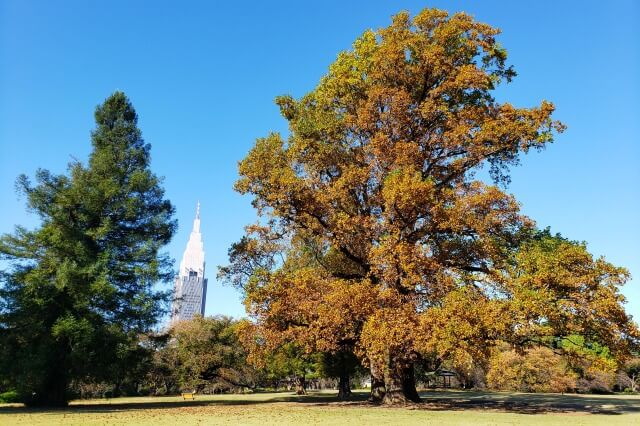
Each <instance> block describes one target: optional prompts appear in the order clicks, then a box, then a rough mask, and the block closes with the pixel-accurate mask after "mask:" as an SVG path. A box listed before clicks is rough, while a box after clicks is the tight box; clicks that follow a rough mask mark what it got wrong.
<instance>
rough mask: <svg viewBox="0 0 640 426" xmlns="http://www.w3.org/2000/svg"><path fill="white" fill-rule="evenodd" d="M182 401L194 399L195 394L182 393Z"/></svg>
mask: <svg viewBox="0 0 640 426" xmlns="http://www.w3.org/2000/svg"><path fill="white" fill-rule="evenodd" d="M182 399H183V400H187V399H196V393H195V392H182Z"/></svg>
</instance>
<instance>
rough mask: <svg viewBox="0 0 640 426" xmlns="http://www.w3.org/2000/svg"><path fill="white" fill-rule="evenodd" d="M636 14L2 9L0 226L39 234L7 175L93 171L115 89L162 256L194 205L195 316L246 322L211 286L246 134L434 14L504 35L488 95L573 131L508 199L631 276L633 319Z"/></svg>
mask: <svg viewBox="0 0 640 426" xmlns="http://www.w3.org/2000/svg"><path fill="white" fill-rule="evenodd" d="M303 3H308V4H306V5H304V6H303ZM639 4H640V3H638V2H634V1H616V2H607V3H606V4H604V3H602V2H585V1H579V2H578V1H574V2H570V1H536V2H516V1H513V2H506V1H476V2H469V1H467V2H444V1H432V2H428V3H427V2H414V1H397V2H390V1H370V0H369V1H361V2H355V1H345V0H341V1H316V2H313V3H312V2H300V1H291V2H276V1H272V2H258V1H256V2H255V3H244V2H224V3H223V2H214V1H207V2H188V1H180V2H177V1H174V2H162V1H109V2H106V1H102V2H97V1H95V2H89V1H55V2H53V1H38V2H36V1H28V0H13V1H12V0H2V1H0V232H9V231H11V230H12V229H13V226H14V225H15V224H24V225H28V226H33V225H35V224H36V218H34V217H33V216H30V215H28V214H26V212H25V208H24V200H19V199H18V198H17V196H16V195H15V192H14V181H15V178H16V176H17V175H18V174H20V173H28V174H31V175H32V174H33V172H34V171H35V170H36V168H38V167H44V168H48V169H50V170H52V171H54V172H63V171H64V170H65V167H66V163H67V162H68V161H69V160H70V159H71V158H72V156H73V157H76V158H78V159H83V160H84V159H86V157H87V154H88V152H89V148H90V144H89V134H90V131H91V129H92V128H93V111H94V108H95V106H96V105H97V104H98V103H100V102H101V101H102V100H104V99H105V98H106V97H107V96H108V95H109V94H111V93H112V92H113V91H114V90H117V89H118V90H123V91H125V92H126V94H127V95H128V96H129V97H130V98H131V100H132V102H133V103H134V105H135V107H136V109H137V111H138V113H139V115H140V127H141V128H142V131H143V135H144V137H145V139H146V140H147V141H148V142H150V143H151V144H152V155H153V163H152V167H153V169H154V171H155V172H156V173H157V174H159V175H162V176H165V183H164V185H165V188H166V191H167V196H168V197H169V198H170V199H171V201H172V202H173V203H174V204H175V206H176V207H177V217H178V220H179V223H180V229H179V231H178V233H177V235H176V236H175V238H174V240H173V242H172V243H171V244H170V245H169V247H168V250H169V252H170V254H171V255H172V256H173V257H174V258H175V259H176V260H178V261H179V259H180V257H181V256H182V251H183V250H184V247H185V244H186V242H187V239H188V234H189V232H190V227H191V221H192V219H193V215H194V211H195V204H196V201H197V200H198V199H199V200H200V201H201V203H202V232H203V235H204V240H205V249H206V251H207V253H206V262H207V269H208V276H209V280H210V283H209V292H208V297H207V307H206V313H207V314H216V313H222V314H229V315H233V316H241V315H242V314H243V312H244V310H243V307H242V305H241V303H240V296H239V294H238V293H237V292H236V291H235V290H234V289H232V288H229V287H226V286H221V285H220V284H219V283H217V282H216V281H215V274H216V269H217V268H216V267H217V265H219V264H222V263H224V262H225V261H226V252H227V248H228V247H229V245H230V244H231V243H232V242H233V241H236V240H237V239H238V238H239V237H240V236H241V235H242V232H243V226H244V225H245V224H247V223H250V222H252V221H253V220H254V218H255V215H254V212H253V210H252V208H251V206H250V200H249V199H248V198H243V197H240V196H239V195H237V194H235V193H234V192H233V190H232V185H233V182H234V181H235V179H236V177H237V171H236V166H237V162H238V161H239V160H240V159H242V158H243V156H244V155H245V154H246V152H247V151H248V150H249V148H250V147H251V145H252V144H253V142H254V140H255V138H257V137H260V136H264V135H266V134H267V133H268V132H269V131H271V130H276V131H283V132H284V131H286V123H285V122H284V120H283V119H281V118H280V116H279V114H278V109H277V108H276V107H275V105H274V104H273V98H274V97H275V96H276V95H279V94H284V93H290V94H292V95H294V96H300V95H302V94H304V93H305V92H307V91H309V90H310V89H312V88H313V86H314V85H315V84H316V83H317V81H318V79H319V78H320V76H321V75H323V74H324V73H325V71H326V69H327V67H328V65H329V64H330V63H331V62H332V61H333V59H334V58H335V57H336V55H337V53H338V52H339V51H341V50H344V49H347V48H349V47H350V46H351V43H352V42H353V40H354V39H355V38H356V37H357V36H358V35H359V34H361V33H362V32H363V31H364V30H365V29H367V28H379V27H381V26H386V25H388V24H389V22H390V16H391V15H392V14H394V13H395V12H397V11H399V10H402V9H405V10H408V11H410V12H412V13H416V12H418V11H419V10H420V9H422V8H423V7H426V6H429V7H431V6H435V7H440V8H443V9H447V10H449V11H451V12H454V11H460V10H463V11H466V12H468V13H471V14H473V15H474V16H475V17H476V18H477V19H478V20H481V21H484V22H487V23H489V24H491V25H494V26H497V27H499V28H501V29H502V30H503V34H502V35H501V36H500V42H501V43H502V44H503V46H505V47H506V48H507V50H508V52H509V62H510V63H511V64H513V65H514V66H515V68H516V70H517V72H518V74H519V76H518V77H517V78H516V79H515V80H514V82H513V83H512V84H510V85H507V86H506V87H504V88H502V89H501V90H500V92H499V94H498V97H499V99H501V100H509V101H511V102H512V103H514V104H515V105H518V106H532V105H536V104H538V103H539V102H540V101H541V100H542V99H548V100H551V101H553V102H554V103H555V104H556V106H557V115H556V116H557V118H559V119H561V120H562V121H564V123H566V124H567V125H568V130H567V131H566V132H565V133H564V134H562V135H560V136H559V137H558V138H557V141H556V143H555V144H553V145H552V146H550V147H549V148H548V149H547V150H546V151H543V152H542V153H535V154H531V155H529V156H527V157H526V158H524V161H523V163H522V165H521V166H520V167H518V168H516V169H515V170H514V171H513V175H512V176H513V182H512V184H511V186H510V187H509V191H510V192H512V193H513V194H515V196H516V197H517V198H518V199H519V200H520V202H521V203H522V209H523V211H524V212H525V213H526V214H528V215H530V216H531V217H532V218H534V219H535V220H536V221H537V223H538V224H539V226H541V227H545V226H551V228H552V231H554V232H561V233H563V234H564V235H566V236H567V237H569V238H572V239H577V240H585V241H587V242H588V243H589V248H590V250H591V251H592V252H593V253H595V254H597V255H605V256H606V257H607V259H608V260H609V261H611V262H613V263H615V264H618V265H623V266H626V267H627V268H629V269H630V270H631V272H632V274H633V275H634V276H635V279H634V280H633V281H632V282H630V283H629V284H627V286H626V287H625V289H624V293H625V294H626V295H627V297H628V299H629V303H628V305H627V310H628V311H629V312H630V313H631V314H634V315H635V317H636V319H637V318H640V290H639V289H638V285H639V284H640V250H638V244H639V242H640V221H639V219H640V215H639V214H638V211H639V209H640V179H639V178H640V165H639V163H640V144H639V139H640V136H639V135H640V108H639V106H638V101H639V99H640V82H639V80H640V53H639V51H640V29H639V25H640V24H639V23H640V8H639V6H638V5H639ZM176 268H177V267H176Z"/></svg>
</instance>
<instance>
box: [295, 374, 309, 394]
mask: <svg viewBox="0 0 640 426" xmlns="http://www.w3.org/2000/svg"><path fill="white" fill-rule="evenodd" d="M295 383H296V395H306V394H307V391H306V390H305V380H304V376H299V377H296V378H295Z"/></svg>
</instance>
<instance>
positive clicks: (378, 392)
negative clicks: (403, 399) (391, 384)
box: [369, 364, 385, 403]
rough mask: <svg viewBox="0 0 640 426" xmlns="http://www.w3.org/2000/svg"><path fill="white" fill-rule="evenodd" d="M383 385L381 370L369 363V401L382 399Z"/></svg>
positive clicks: (380, 400) (376, 401)
mask: <svg viewBox="0 0 640 426" xmlns="http://www.w3.org/2000/svg"><path fill="white" fill-rule="evenodd" d="M384 393H385V386H384V377H383V374H382V372H381V371H380V370H379V369H378V368H377V367H375V366H374V365H373V364H372V365H371V395H370V396H369V401H370V402H375V403H378V402H382V400H383V399H384Z"/></svg>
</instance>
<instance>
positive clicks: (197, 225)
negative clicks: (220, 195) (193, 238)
mask: <svg viewBox="0 0 640 426" xmlns="http://www.w3.org/2000/svg"><path fill="white" fill-rule="evenodd" d="M192 232H197V233H200V201H199V200H198V204H197V205H196V218H195V219H194V220H193V231H192Z"/></svg>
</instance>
